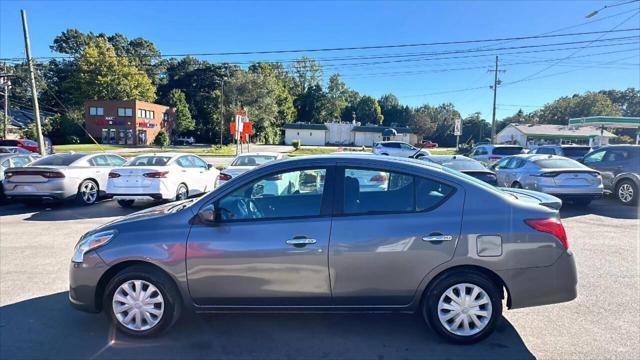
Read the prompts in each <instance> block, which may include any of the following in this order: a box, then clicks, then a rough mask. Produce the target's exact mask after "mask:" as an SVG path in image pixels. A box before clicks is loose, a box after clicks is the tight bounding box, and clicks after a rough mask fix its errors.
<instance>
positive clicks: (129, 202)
mask: <svg viewBox="0 0 640 360" xmlns="http://www.w3.org/2000/svg"><path fill="white" fill-rule="evenodd" d="M134 202H135V200H118V205H120V206H122V207H123V208H130V207H132V206H133V203H134Z"/></svg>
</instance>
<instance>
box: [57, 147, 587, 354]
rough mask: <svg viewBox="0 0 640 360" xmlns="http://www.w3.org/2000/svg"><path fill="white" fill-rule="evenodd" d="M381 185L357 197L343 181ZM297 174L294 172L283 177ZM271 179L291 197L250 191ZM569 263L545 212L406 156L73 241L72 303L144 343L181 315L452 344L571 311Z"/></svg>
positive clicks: (357, 189) (258, 179) (221, 191)
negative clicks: (383, 323) (420, 324)
mask: <svg viewBox="0 0 640 360" xmlns="http://www.w3.org/2000/svg"><path fill="white" fill-rule="evenodd" d="M358 171H362V172H365V173H367V176H368V174H372V173H384V174H385V177H386V180H385V181H386V184H385V186H383V187H380V188H378V189H375V191H374V190H371V189H366V190H367V191H364V190H365V189H363V188H362V187H361V184H360V182H359V180H358V178H359V177H358V176H355V175H356V174H355V173H356V172H358ZM289 174H296V176H287V175H289ZM274 177H283V178H284V177H289V178H297V179H299V182H298V184H292V186H293V187H294V188H295V190H294V191H287V192H283V193H280V194H268V195H265V194H264V192H263V191H262V189H263V188H264V184H265V182H268V181H270V179H272V178H274ZM576 284H577V277H576V267H575V262H574V255H573V253H572V252H571V251H570V250H569V244H568V241H567V236H566V234H565V230H564V228H563V226H562V223H561V221H560V218H559V214H558V211H557V210H555V209H552V208H549V207H545V206H542V205H540V203H538V202H536V201H535V198H533V197H528V200H527V201H521V200H518V197H517V196H512V195H510V194H508V193H505V192H502V191H499V190H497V189H496V188H495V187H493V186H491V185H488V184H486V183H484V182H482V181H479V180H477V179H475V178H472V177H469V176H467V175H464V174H462V173H460V172H457V171H455V170H451V169H448V168H444V167H442V166H439V165H435V164H428V163H426V162H424V161H418V160H413V159H400V158H391V157H382V156H373V155H370V156H350V155H343V156H340V155H324V156H312V157H300V158H294V159H289V160H284V161H277V162H272V163H268V164H266V165H263V166H261V167H258V168H256V169H254V170H253V171H250V172H247V173H245V174H242V175H240V176H239V177H238V178H236V179H235V180H234V181H230V182H228V183H226V184H224V185H222V186H221V187H219V188H217V189H216V190H214V191H213V192H211V193H209V194H207V195H205V196H203V197H202V198H200V199H197V200H196V199H193V200H186V201H183V202H179V203H171V204H167V205H161V206H158V207H154V208H151V209H147V210H144V211H141V212H138V213H135V214H132V215H129V216H126V217H124V218H121V219H120V220H118V221H115V222H111V223H109V224H107V225H104V226H102V227H99V228H97V229H95V230H92V231H90V232H88V233H86V234H85V235H84V236H82V238H81V239H80V241H79V242H78V244H77V245H76V247H75V252H74V254H73V257H72V260H71V264H70V290H69V300H70V302H71V304H72V305H73V306H74V307H76V308H78V309H81V310H85V311H90V312H99V311H104V312H106V313H107V314H108V315H109V316H110V317H111V319H112V321H113V323H114V324H115V326H116V328H117V329H119V330H120V331H122V332H125V333H127V334H130V335H134V336H150V335H155V334H158V333H160V332H161V331H163V330H165V329H167V328H169V327H170V326H171V325H172V324H173V323H174V322H175V321H176V319H177V318H178V316H179V314H180V310H181V309H182V308H183V307H185V306H186V307H187V308H188V309H193V310H195V311H196V312H220V311H222V312H224V311H230V312H236V311H283V310H286V311H356V310H366V311H382V312H388V311H396V312H417V313H420V314H422V316H424V319H425V321H426V322H427V323H428V324H430V326H431V327H432V328H433V329H434V330H435V331H436V332H437V333H438V334H440V335H442V336H443V337H445V338H446V339H449V340H451V341H454V342H458V343H469V342H474V341H479V340H481V339H483V338H485V337H487V336H488V335H490V334H491V332H493V330H494V329H495V328H496V325H497V323H498V322H499V321H500V319H501V318H502V307H503V299H505V300H506V306H507V307H508V308H511V309H517V308H524V307H529V306H537V305H545V304H553V303H559V302H564V301H570V300H572V299H574V298H575V297H576V296H577V293H576Z"/></svg>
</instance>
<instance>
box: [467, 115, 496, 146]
mask: <svg viewBox="0 0 640 360" xmlns="http://www.w3.org/2000/svg"><path fill="white" fill-rule="evenodd" d="M487 137H491V124H489V122H487V120H485V119H483V118H482V115H481V114H480V113H479V112H475V113H473V114H471V115H469V116H467V117H466V118H464V119H463V120H462V135H461V136H460V143H461V144H464V143H467V144H471V143H477V142H480V141H483V140H484V139H486V138H487Z"/></svg>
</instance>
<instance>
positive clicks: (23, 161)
mask: <svg viewBox="0 0 640 360" xmlns="http://www.w3.org/2000/svg"><path fill="white" fill-rule="evenodd" d="M30 162H31V159H30V158H29V157H27V156H16V157H14V158H13V159H11V163H12V164H11V166H13V167H22V166H26V165H27V164H28V163H30Z"/></svg>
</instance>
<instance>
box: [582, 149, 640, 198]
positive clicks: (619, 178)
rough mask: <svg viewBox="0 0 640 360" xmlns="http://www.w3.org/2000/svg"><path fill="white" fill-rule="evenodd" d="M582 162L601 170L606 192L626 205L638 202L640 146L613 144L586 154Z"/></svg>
mask: <svg viewBox="0 0 640 360" xmlns="http://www.w3.org/2000/svg"><path fill="white" fill-rule="evenodd" d="M582 162H583V163H584V164H585V165H587V166H589V167H591V168H593V169H595V170H598V171H599V172H600V175H602V184H603V185H604V190H605V191H606V192H611V193H613V194H614V195H615V196H616V197H617V198H618V200H620V201H621V202H622V203H623V204H625V205H637V204H638V196H639V195H640V194H639V193H638V191H639V190H638V189H640V146H639V145H611V146H605V147H601V148H599V149H597V150H594V151H592V152H590V153H588V154H587V155H585V156H584V159H583V160H582Z"/></svg>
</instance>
